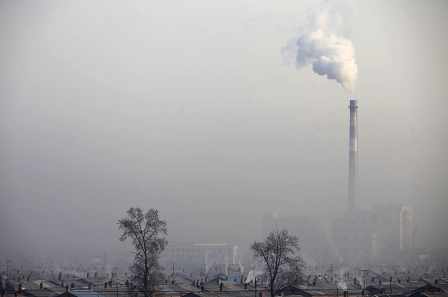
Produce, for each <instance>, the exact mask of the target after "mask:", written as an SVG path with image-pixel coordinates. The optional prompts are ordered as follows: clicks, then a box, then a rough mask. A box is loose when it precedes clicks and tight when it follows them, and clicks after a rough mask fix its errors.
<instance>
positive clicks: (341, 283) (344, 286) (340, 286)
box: [338, 280, 347, 291]
mask: <svg viewBox="0 0 448 297" xmlns="http://www.w3.org/2000/svg"><path fill="white" fill-rule="evenodd" d="M338 288H339V289H342V290H344V291H346V290H347V284H346V282H344V281H343V280H339V281H338Z"/></svg>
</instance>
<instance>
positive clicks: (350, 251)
mask: <svg viewBox="0 0 448 297" xmlns="http://www.w3.org/2000/svg"><path fill="white" fill-rule="evenodd" d="M274 228H278V229H279V230H281V229H287V230H289V232H290V233H291V234H294V235H298V236H299V238H300V246H301V251H302V254H303V255H304V256H305V258H306V257H309V258H312V259H314V260H316V261H319V262H323V263H325V262H326V263H328V262H329V261H357V262H359V261H371V260H374V259H385V258H387V257H393V256H392V255H394V254H395V253H396V252H398V251H400V250H407V249H413V226H412V207H411V206H409V205H407V206H401V205H376V206H374V208H373V211H356V212H345V213H343V216H342V217H340V218H325V217H320V218H319V217H278V216H277V215H276V214H264V215H263V218H262V235H263V238H266V237H267V236H268V234H269V232H271V231H272V230H274Z"/></svg>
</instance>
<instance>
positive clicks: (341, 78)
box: [282, 1, 358, 92]
mask: <svg viewBox="0 0 448 297" xmlns="http://www.w3.org/2000/svg"><path fill="white" fill-rule="evenodd" d="M332 3H333V4H334V5H333V6H330V5H329V4H328V3H327V5H323V6H319V7H315V8H313V9H311V10H310V11H309V14H308V25H307V26H306V28H305V30H306V32H307V33H304V34H302V35H301V36H299V37H298V39H297V40H296V42H295V44H289V45H287V46H286V47H284V48H283V49H282V53H283V54H286V55H287V54H288V53H287V52H288V51H291V50H295V53H296V60H295V65H296V67H297V68H298V69H301V68H304V67H305V66H307V65H308V64H310V63H312V64H313V71H314V72H315V73H317V74H319V75H322V76H325V75H326V76H327V78H328V79H332V80H336V81H337V82H338V83H340V84H341V85H342V87H343V88H344V89H345V90H347V91H350V92H353V91H354V90H355V81H356V78H357V75H358V66H357V65H356V62H355V50H354V47H353V44H352V42H351V41H350V40H349V39H347V38H345V37H343V35H347V34H349V31H350V30H349V26H348V24H347V22H346V20H347V19H348V17H349V16H350V15H351V9H350V5H349V4H347V3H346V2H342V1H338V2H337V3H335V2H332Z"/></svg>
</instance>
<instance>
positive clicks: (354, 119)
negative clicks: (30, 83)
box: [347, 100, 358, 211]
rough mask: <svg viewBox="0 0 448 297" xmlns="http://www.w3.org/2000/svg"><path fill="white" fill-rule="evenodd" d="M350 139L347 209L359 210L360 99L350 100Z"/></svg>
mask: <svg viewBox="0 0 448 297" xmlns="http://www.w3.org/2000/svg"><path fill="white" fill-rule="evenodd" d="M348 108H350V141H349V165H348V166H349V169H348V205H347V211H357V210H358V100H350V106H349V107H348Z"/></svg>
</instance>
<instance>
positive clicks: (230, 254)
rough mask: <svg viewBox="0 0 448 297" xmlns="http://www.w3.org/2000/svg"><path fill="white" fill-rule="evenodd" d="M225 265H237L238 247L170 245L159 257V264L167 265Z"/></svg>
mask: <svg viewBox="0 0 448 297" xmlns="http://www.w3.org/2000/svg"><path fill="white" fill-rule="evenodd" d="M173 262H175V263H176V264H177V265H179V266H181V265H187V264H189V265H196V266H197V267H199V266H200V265H223V266H224V265H225V264H226V263H227V264H236V263H238V246H232V245H227V244H225V243H210V244H201V243H170V244H168V245H167V246H166V247H165V250H164V251H163V252H162V254H161V255H160V263H161V264H162V265H169V264H171V263H173Z"/></svg>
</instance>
